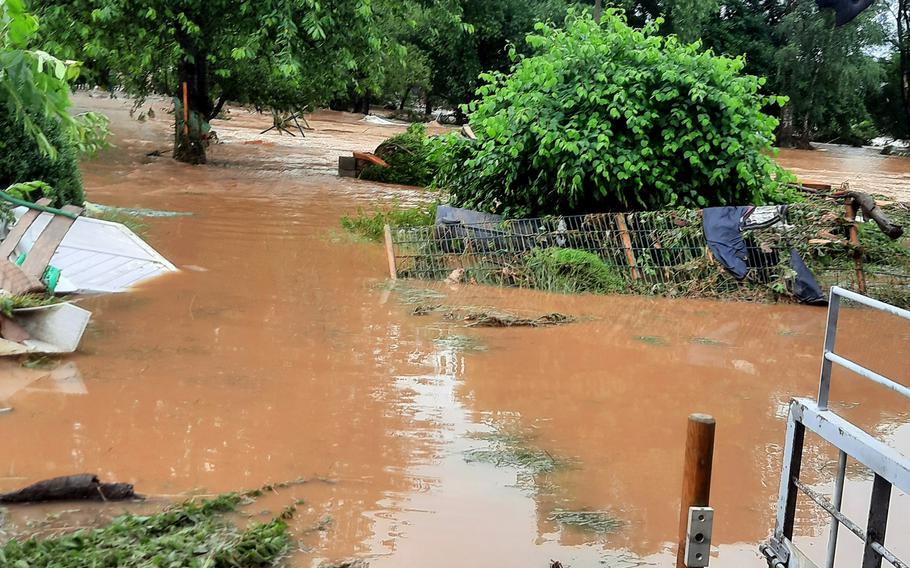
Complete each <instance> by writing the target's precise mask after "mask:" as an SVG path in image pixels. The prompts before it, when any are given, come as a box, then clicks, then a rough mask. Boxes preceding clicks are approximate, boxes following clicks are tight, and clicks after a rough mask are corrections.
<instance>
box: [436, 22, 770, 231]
mask: <svg viewBox="0 0 910 568" xmlns="http://www.w3.org/2000/svg"><path fill="white" fill-rule="evenodd" d="M660 24H661V22H660V20H656V21H655V22H653V23H652V24H649V25H647V26H645V28H644V29H642V30H635V29H633V28H631V27H629V26H628V25H627V23H626V22H625V20H624V19H623V17H622V16H621V15H620V13H619V12H618V11H616V10H608V11H606V12H605V13H604V16H603V20H602V22H601V24H600V25H598V24H596V23H595V22H594V21H593V20H592V19H591V17H590V16H588V15H586V14H578V13H573V14H571V15H570V16H569V18H568V19H567V21H566V26H565V28H564V29H559V28H556V27H554V26H551V25H544V24H538V25H537V27H536V33H535V34H533V35H530V36H528V43H529V45H530V46H531V48H532V50H533V51H532V55H529V56H518V55H514V52H513V57H514V58H515V65H514V67H513V69H512V72H511V73H510V74H508V75H502V74H488V75H485V80H486V81H487V82H486V84H485V85H484V86H482V87H481V88H480V89H479V91H478V94H479V95H480V96H481V98H480V99H479V100H478V101H476V102H475V103H472V104H471V105H469V107H468V110H469V111H470V112H471V124H472V127H473V129H474V131H475V132H476V134H477V136H478V140H477V141H476V143H474V144H471V143H469V142H466V141H458V140H457V139H455V138H449V139H448V140H447V142H445V144H446V147H445V149H444V151H445V152H446V153H447V156H448V158H449V161H448V163H447V164H446V165H445V166H444V168H443V170H442V172H441V174H440V176H439V177H438V179H437V183H438V184H439V185H442V186H444V187H445V188H447V189H449V190H450V191H451V192H452V194H453V196H454V198H455V200H456V201H457V202H458V204H459V205H462V206H466V207H473V208H477V209H482V210H486V211H491V212H501V213H504V214H506V215H509V216H526V215H536V214H550V213H560V214H568V213H590V212H596V211H610V210H628V209H657V208H662V207H670V206H691V207H706V206H709V205H723V204H734V203H739V204H741V203H757V202H762V201H765V200H768V199H775V198H777V197H778V195H777V192H778V191H779V188H780V186H781V182H782V181H784V179H785V177H786V175H785V173H784V172H783V171H782V170H781V169H780V168H779V167H778V166H776V165H775V163H774V161H773V160H772V158H771V157H770V156H769V152H770V150H771V141H772V139H773V132H774V128H775V127H776V126H777V120H776V119H774V118H772V117H770V116H768V115H766V114H764V112H763V109H764V108H765V107H766V106H768V105H774V104H778V103H780V102H782V101H781V100H779V99H778V98H776V97H766V96H764V95H761V94H760V93H759V90H760V88H761V85H762V82H763V81H762V80H761V79H759V78H757V77H754V76H750V75H745V74H743V73H742V69H743V66H744V61H743V60H742V59H741V58H737V59H731V58H727V57H719V56H715V55H713V54H712V53H710V52H703V51H700V50H699V47H698V45H695V44H684V43H681V42H679V41H678V40H677V39H676V38H675V37H673V36H670V37H665V36H661V35H659V33H658V26H659V25H660Z"/></svg>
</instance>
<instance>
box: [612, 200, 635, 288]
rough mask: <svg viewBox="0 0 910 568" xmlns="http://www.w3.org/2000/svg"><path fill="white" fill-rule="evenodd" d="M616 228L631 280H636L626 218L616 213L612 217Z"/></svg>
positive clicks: (633, 255) (633, 253) (633, 256)
mask: <svg viewBox="0 0 910 568" xmlns="http://www.w3.org/2000/svg"><path fill="white" fill-rule="evenodd" d="M613 218H614V219H615V220H616V227H617V228H619V238H620V239H622V248H623V250H625V252H626V260H627V261H628V262H629V267H630V268H631V269H632V280H638V263H637V262H636V261H635V252H634V251H633V250H632V238H631V237H630V236H629V227H628V226H626V216H625V215H623V214H622V213H617V214H616V215H614V216H613Z"/></svg>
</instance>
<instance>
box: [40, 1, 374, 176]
mask: <svg viewBox="0 0 910 568" xmlns="http://www.w3.org/2000/svg"><path fill="white" fill-rule="evenodd" d="M36 9H37V11H38V15H39V16H40V17H41V18H42V21H43V22H44V23H45V29H44V30H43V35H44V38H45V40H46V42H47V44H48V45H51V46H54V47H55V49H57V50H58V52H60V53H65V54H67V55H70V56H74V57H81V58H84V59H85V60H86V61H87V62H89V65H90V67H91V69H92V70H93V71H94V72H95V75H94V77H93V78H94V79H95V80H96V81H98V82H106V83H108V84H109V85H110V86H116V87H119V88H122V89H125V90H126V91H127V92H128V93H130V94H132V95H136V96H139V97H143V96H147V95H149V94H152V93H167V94H170V95H172V96H175V97H176V98H177V99H178V101H179V100H180V98H181V90H182V89H181V85H182V83H184V82H185V83H186V84H187V86H188V102H189V111H190V115H191V119H190V120H191V124H189V125H187V127H188V128H186V129H184V128H183V126H184V125H183V124H182V120H181V119H180V113H177V115H178V120H177V121H176V122H177V124H176V128H175V157H177V158H178V159H181V160H184V161H189V162H203V161H205V140H204V137H205V130H206V128H205V123H206V122H207V121H208V120H211V119H212V118H214V117H215V116H217V114H218V113H219V112H220V111H221V108H222V105H223V104H224V103H225V101H227V100H232V101H237V102H240V103H249V104H254V105H263V106H273V107H282V108H298V107H303V106H305V105H307V104H318V103H323V102H325V101H327V100H328V99H329V98H331V96H332V95H333V94H334V93H336V92H338V91H341V90H344V89H346V88H347V87H348V84H349V81H350V79H351V77H353V76H355V75H356V73H357V71H358V69H359V67H360V65H361V64H362V63H363V62H365V61H369V60H370V57H369V55H370V54H372V53H374V52H378V51H379V50H381V49H382V40H381V38H380V37H378V36H377V35H376V34H375V28H374V27H373V26H372V25H371V23H372V17H373V12H372V8H371V2H370V0H354V1H344V0H319V1H317V0H306V1H296V0H257V1H252V0H240V1H237V0H206V1H204V2H203V1H201V0H197V1H185V0H152V1H148V0H143V1H141V2H140V1H137V0H58V1H42V2H38V3H37V5H36Z"/></svg>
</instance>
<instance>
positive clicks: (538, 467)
mask: <svg viewBox="0 0 910 568" xmlns="http://www.w3.org/2000/svg"><path fill="white" fill-rule="evenodd" d="M473 437H474V438H476V439H479V440H485V441H487V442H489V446H488V447H485V448H475V449H472V450H468V451H466V452H465V454H464V456H465V461H467V462H468V463H488V464H492V465H494V466H496V467H513V468H516V469H519V470H520V471H521V472H522V473H525V474H529V475H532V476H536V475H543V474H548V473H553V472H556V471H559V470H561V469H565V468H567V467H569V466H571V465H572V462H571V461H570V460H568V459H564V458H560V457H556V456H553V455H552V454H551V453H550V452H548V451H546V450H544V449H541V448H539V447H537V446H535V445H534V443H533V442H534V438H533V436H531V435H530V434H527V433H525V432H517V431H507V430H502V429H500V430H495V431H493V432H489V433H483V434H475V435H474V436H473Z"/></svg>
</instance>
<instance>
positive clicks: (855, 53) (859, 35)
mask: <svg viewBox="0 0 910 568" xmlns="http://www.w3.org/2000/svg"><path fill="white" fill-rule="evenodd" d="M876 16H877V13H876V11H875V10H869V11H867V12H866V13H864V14H862V15H860V16H859V17H858V18H857V19H856V20H855V21H854V22H853V23H851V24H850V25H847V26H843V27H839V28H835V27H834V14H833V13H832V12H831V11H830V10H826V11H822V12H819V10H818V8H817V7H816V5H815V0H798V1H797V2H795V3H794V7H793V9H792V10H790V11H789V12H788V13H787V14H786V15H785V16H784V17H783V18H782V19H781V22H780V25H779V26H778V28H777V32H778V33H779V34H780V35H781V37H782V39H783V41H782V46H781V47H780V49H778V50H777V51H776V53H775V55H774V62H775V64H776V66H777V69H776V73H775V74H774V79H775V81H774V82H775V86H776V87H777V89H778V92H779V93H781V94H785V95H788V96H789V97H790V103H789V105H788V106H787V107H785V109H784V116H783V122H784V128H783V129H782V131H781V133H780V136H779V139H780V143H781V144H784V145H790V144H792V142H793V138H796V141H797V142H798V144H799V145H800V146H803V147H808V145H809V141H810V140H811V139H813V138H816V137H818V136H819V135H821V136H826V137H829V138H837V137H840V138H846V139H849V138H850V137H851V136H850V135H851V132H852V131H853V130H854V128H855V127H856V126H858V125H860V124H861V123H863V122H865V121H867V120H869V119H870V117H869V114H868V111H867V107H866V100H867V98H868V95H869V92H870V91H877V90H878V88H879V84H880V82H881V75H880V67H879V65H878V63H877V62H876V61H875V59H874V58H873V57H872V56H871V55H869V54H868V53H867V51H868V50H869V49H870V48H871V47H873V46H877V45H882V44H883V43H884V42H885V38H886V35H885V30H884V27H883V26H882V23H881V22H880V21H879V20H878V19H877V18H876Z"/></svg>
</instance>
